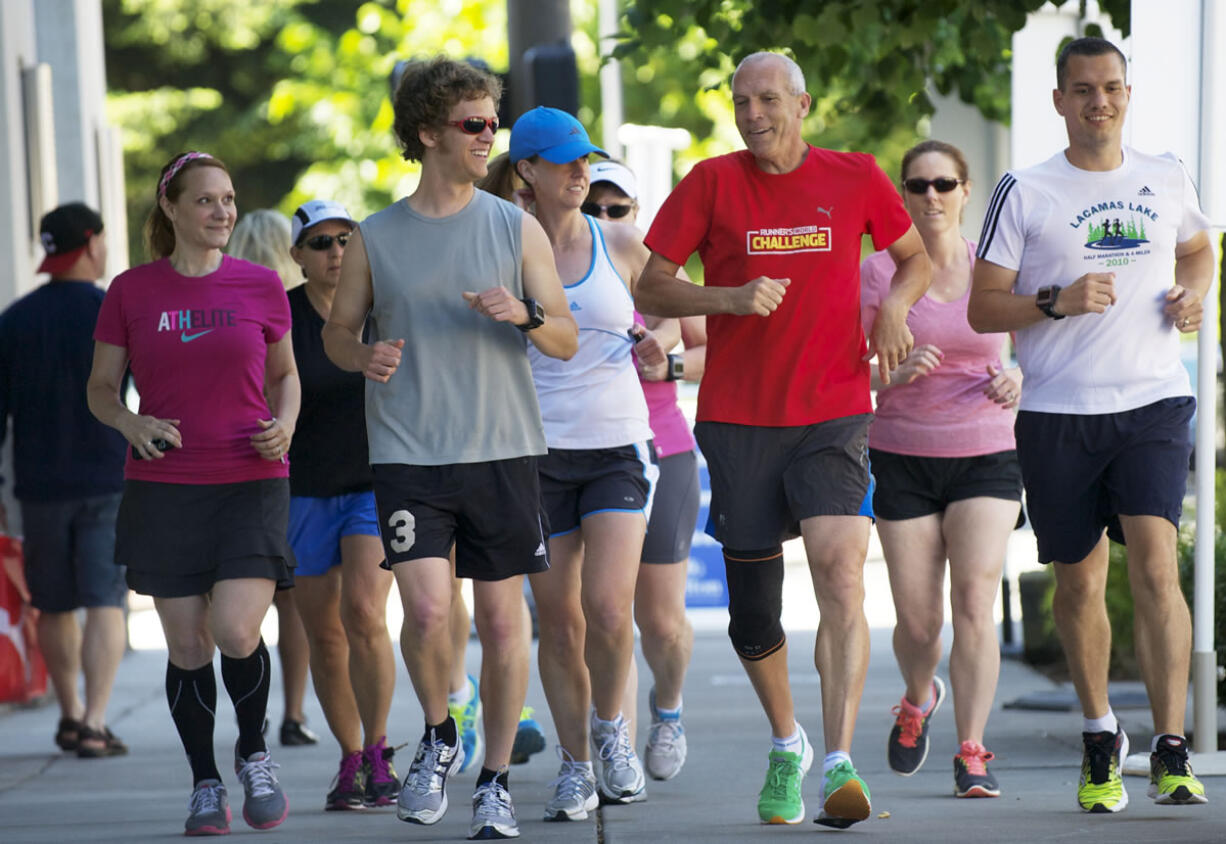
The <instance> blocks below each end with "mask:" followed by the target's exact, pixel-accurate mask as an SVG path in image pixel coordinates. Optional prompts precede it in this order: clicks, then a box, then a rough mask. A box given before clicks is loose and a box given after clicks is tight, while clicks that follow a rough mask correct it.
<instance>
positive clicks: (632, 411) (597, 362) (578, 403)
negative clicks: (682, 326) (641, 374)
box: [528, 217, 651, 449]
mask: <svg viewBox="0 0 1226 844" xmlns="http://www.w3.org/2000/svg"><path fill="white" fill-rule="evenodd" d="M585 219H587V224H588V228H589V230H590V231H591V236H592V262H591V265H590V267H589V268H588V271H587V275H585V276H584V277H583V278H581V279H580V280H579V281H577V282H575V283H574V284H569V285H565V290H566V300H567V302H568V303H569V304H570V315H571V316H572V317H574V318H575V322H577V323H578V324H579V351H577V352H576V353H575V356H574V357H572V358H571V359H570V360H558V359H556V358H551V357H546V356H545V355H542V354H541V353H540V352H539V351H537V350H536V347H535V346H532V345H529V346H528V359H529V361H531V363H532V380H533V382H535V384H536V394H537V398H538V400H539V401H540V405H541V420H542V421H543V422H544V423H545V442H546V443H547V444H548V445H549V447H550V448H583V449H587V448H612V447H614V446H620V445H629V444H631V443H637V442H645V441H646V440H649V439H651V426H650V425H649V424H648V422H647V401H646V399H644V398H643V388H642V387H641V386H640V384H639V379H638V374H637V373H636V371H635V368H634V359H633V358H632V357H631V354H630V352H631V349H632V348H633V347H634V342H633V341H632V340H631V338H630V333H629V332H630V328H631V327H632V326H633V325H634V301H633V299H632V298H631V296H630V291H629V290H628V289H627V287H626V283H625V281H623V280H622V278H621V276H620V275H618V274H617V270H616V269H614V268H613V262H612V261H611V260H610V259H609V253H608V250H607V248H606V246H605V242H604V235H603V234H602V233H601V231H600V226H598V225H596V222H595V221H594V220H593V219H592V218H590V217H586V218H585Z"/></svg>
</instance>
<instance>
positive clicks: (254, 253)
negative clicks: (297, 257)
mask: <svg viewBox="0 0 1226 844" xmlns="http://www.w3.org/2000/svg"><path fill="white" fill-rule="evenodd" d="M289 248H290V225H289V218H288V217H286V216H285V215H284V214H282V213H281V212H279V211H273V210H272V209H270V208H261V209H259V210H258V211H251V212H248V213H247V214H245V215H243V218H242V219H241V220H239V221H238V225H236V226H235V227H234V233H233V234H232V235H230V247H229V249H228V250H227V251H229V253H230V254H231V255H233V256H234V257H235V258H242V259H243V260H244V261H251V262H252V263H254V264H259V265H261V266H264V267H268V269H270V270H273V271H274V272H275V273H276V274H277V275H279V276H280V277H281V283H282V284H284V285H285V289H286V290H288V289H289V288H291V287H296V286H297V285H299V284H301V283H302V268H301V267H299V266H298V264H297V262H296V261H294V259H293V256H291V255H290V251H289Z"/></svg>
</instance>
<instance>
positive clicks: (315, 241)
mask: <svg viewBox="0 0 1226 844" xmlns="http://www.w3.org/2000/svg"><path fill="white" fill-rule="evenodd" d="M352 236H353V235H351V234H349V233H348V232H346V233H345V234H317V235H315V236H314V237H308V238H307V239H306V245H307V246H309V247H310V248H311V249H314V250H315V251H316V252H327V251H328V250H329V249H331V248H332V241H333V240H335V241H336V242H337V243H339V244H340V245H341V249H344V248H345V244H347V243H349V238H350V237H352Z"/></svg>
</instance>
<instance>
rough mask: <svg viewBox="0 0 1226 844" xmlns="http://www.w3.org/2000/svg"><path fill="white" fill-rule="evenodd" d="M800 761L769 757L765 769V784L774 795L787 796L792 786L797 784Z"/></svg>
mask: <svg viewBox="0 0 1226 844" xmlns="http://www.w3.org/2000/svg"><path fill="white" fill-rule="evenodd" d="M799 773H800V763H799V762H794V761H792V760H791V759H780V758H778V757H775V758H773V759H771V763H770V767H769V768H767V769H766V785H767V786H768V787H769V788H770V790H771V792H772V794H773V795H774V796H776V797H787V795H788V792H789V791H791V790H792V787H793V786H798V785H799V782H800V778H799V777H798V776H797V774H799Z"/></svg>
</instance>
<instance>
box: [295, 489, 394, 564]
mask: <svg viewBox="0 0 1226 844" xmlns="http://www.w3.org/2000/svg"><path fill="white" fill-rule="evenodd" d="M353 535H358V536H378V535H379V518H378V516H377V515H376V513H375V494H374V493H373V492H371V491H369V490H367V491H366V492H351V493H347V494H345V495H336V496H332V497H331V498H311V497H307V496H294V497H292V498H290V500H289V542H290V545H291V546H292V547H293V549H294V556H295V557H297V558H298V568H297V570H296V571H295V574H296V575H298V576H300V577H301V576H303V575H305V576H307V577H311V576H313V575H321V574H327V573H328V570H329V569H331V568H332V567H333V566H339V565H340V564H341V537H344V536H353Z"/></svg>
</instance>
